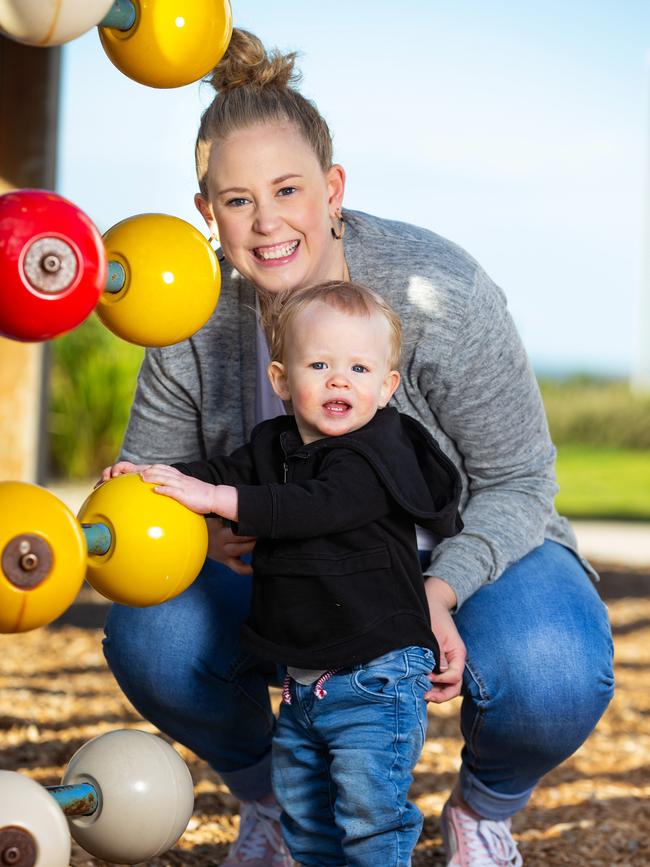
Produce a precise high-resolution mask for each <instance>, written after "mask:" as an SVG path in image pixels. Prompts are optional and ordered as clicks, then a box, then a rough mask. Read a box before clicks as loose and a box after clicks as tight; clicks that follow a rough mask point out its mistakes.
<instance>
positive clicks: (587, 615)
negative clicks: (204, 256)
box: [105, 30, 613, 867]
mask: <svg viewBox="0 0 650 867" xmlns="http://www.w3.org/2000/svg"><path fill="white" fill-rule="evenodd" d="M293 61H294V57H293V55H287V56H285V57H283V56H281V55H277V54H273V55H270V56H267V55H266V53H265V51H264V48H263V46H262V45H261V43H259V41H258V40H257V39H256V38H255V37H253V36H252V35H250V34H247V33H245V32H243V31H237V30H236V31H235V33H234V34H233V39H232V42H231V45H230V47H229V50H228V52H227V54H226V56H225V58H224V59H223V61H222V62H221V63H220V64H219V66H218V67H217V68H216V69H215V71H214V74H213V77H212V83H213V85H214V86H215V89H216V90H217V96H216V97H215V100H214V101H213V103H212V104H211V106H210V107H209V108H208V109H207V110H206V112H205V114H204V116H203V118H202V122H201V127H200V130H199V136H198V141H197V150H196V156H197V172H198V178H199V188H200V193H199V194H198V195H197V196H196V204H197V207H198V208H199V210H200V212H201V213H202V215H203V217H204V218H205V220H206V223H207V225H208V227H209V229H210V231H211V233H212V234H213V235H214V236H215V237H218V238H219V240H220V244H221V252H220V253H219V256H220V260H221V264H222V279H223V288H222V295H221V300H220V302H219V306H218V309H217V310H216V312H215V314H214V316H213V317H212V319H211V320H210V321H209V322H208V324H207V325H206V326H204V328H202V329H201V330H200V331H199V332H198V333H197V334H196V335H194V337H192V338H191V339H190V340H188V341H185V342H183V343H181V344H178V345H176V346H172V347H168V348H164V349H155V350H151V351H149V352H148V353H147V356H146V359H145V362H144V364H143V367H142V370H141V372H140V376H139V381H138V390H137V394H136V398H135V402H134V406H133V409H132V413H131V418H130V422H129V427H128V430H127V433H126V438H125V442H124V447H123V450H122V457H123V458H125V459H127V460H132V461H134V462H135V463H144V462H154V461H155V462H164V463H169V462H170V461H187V460H191V459H194V458H196V457H199V456H202V457H206V456H208V455H210V454H212V453H215V452H217V453H223V452H230V451H232V450H233V449H234V448H236V447H237V446H239V445H240V444H241V443H243V442H244V441H245V440H246V439H247V438H248V436H249V434H250V431H251V429H252V427H253V426H254V424H255V423H256V421H259V420H261V419H263V418H269V417H272V416H274V415H278V414H280V413H282V412H284V411H285V408H284V406H283V405H282V404H281V403H279V402H278V401H277V400H274V396H273V394H272V392H271V389H270V386H269V385H268V383H267V380H266V376H265V373H264V372H265V369H266V365H267V361H268V349H267V346H266V340H265V335H264V332H263V330H262V329H261V327H260V326H258V325H257V322H258V321H259V317H258V318H256V316H255V314H254V312H253V311H254V310H255V308H257V310H258V311H260V310H261V311H263V310H264V307H265V303H266V301H267V299H268V298H269V296H271V295H273V294H274V293H277V292H278V291H280V290H285V289H295V288H299V287H302V286H309V285H313V284H314V283H317V282H320V281H323V280H328V279H334V280H337V279H338V280H341V279H350V278H351V279H354V280H356V281H359V282H362V283H365V284H367V285H368V286H370V287H372V288H374V289H375V290H377V291H378V292H380V293H381V294H383V295H384V296H385V297H386V299H387V300H388V302H389V303H390V304H391V305H392V306H393V307H394V308H395V309H396V310H397V312H398V313H399V314H400V316H401V319H402V323H403V328H404V334H405V341H404V346H405V349H404V364H403V369H402V385H401V386H400V388H399V390H398V391H397V392H396V394H395V397H394V398H393V403H394V405H395V406H396V407H397V409H399V410H400V411H402V412H406V413H408V414H410V415H412V416H414V417H415V418H417V419H418V420H419V421H421V422H422V423H423V424H425V425H426V426H427V427H428V429H429V430H430V431H431V432H432V433H433V435H434V436H435V438H436V439H437V440H438V443H439V444H440V445H441V447H442V448H443V450H444V451H445V452H446V454H447V455H448V456H449V457H450V458H451V459H452V460H453V461H454V463H455V464H456V466H457V467H458V469H459V471H460V473H461V476H462V478H463V499H462V504H461V506H462V512H463V521H464V524H465V530H464V531H463V533H461V534H460V535H459V536H457V537H455V538H452V539H446V540H443V541H440V542H439V543H437V540H436V539H435V538H430V537H429V538H426V536H425V535H424V534H422V536H421V538H419V540H418V541H419V547H420V549H421V559H422V564H423V569H424V572H425V574H426V575H428V576H430V578H429V579H428V581H427V593H428V598H429V602H430V608H431V613H432V627H433V631H434V633H435V635H436V637H437V639H438V642H439V644H440V647H441V651H442V654H443V655H444V658H445V659H446V668H445V669H444V670H443V671H441V673H439V674H436V675H433V674H432V675H431V677H430V679H431V682H432V687H431V690H430V692H429V693H427V698H429V699H430V700H431V701H436V702H443V701H447V700H448V699H450V698H453V697H454V696H456V695H458V694H459V693H460V692H461V691H462V694H463V704H462V711H461V728H462V734H463V737H464V740H465V746H464V749H463V753H462V767H461V771H460V774H459V779H458V782H457V784H456V786H455V787H454V790H453V792H452V793H451V795H450V799H449V801H448V802H447V804H446V805H445V808H444V810H443V815H442V831H443V836H444V838H445V844H446V848H447V857H448V864H449V865H450V867H461V865H462V867H464V865H471V867H481V865H518V864H521V863H522V862H521V856H520V855H519V853H518V851H517V848H516V845H515V844H514V841H513V840H512V837H511V834H510V817H511V816H512V815H513V814H514V813H516V812H517V811H518V810H520V809H522V808H523V807H524V805H525V804H526V802H527V800H528V798H529V797H530V794H531V792H532V790H533V789H534V787H535V786H536V784H537V782H538V781H539V779H540V777H541V776H542V775H543V774H545V773H547V772H548V771H549V770H551V769H552V768H554V767H555V766H556V765H557V764H559V763H560V762H561V761H563V760H564V759H565V758H566V757H567V756H569V755H571V754H572V753H573V752H574V751H575V750H576V749H577V748H578V747H579V746H580V744H581V743H582V742H583V741H584V740H585V738H586V737H587V736H588V735H589V733H590V732H591V731H592V729H593V727H594V726H595V724H596V723H597V721H598V719H599V718H600V716H601V714H602V713H603V711H604V710H605V708H606V707H607V704H608V702H609V700H610V698H611V695H612V689H613V677H612V669H611V662H612V660H611V656H612V645H611V636H610V631H609V625H608V622H607V616H606V613H605V609H604V606H603V605H602V603H601V602H600V600H599V599H598V596H597V594H596V592H595V590H594V588H593V585H592V583H591V580H590V577H589V575H588V572H589V571H590V569H589V566H588V565H587V564H585V563H584V562H583V561H581V560H580V559H579V558H578V556H577V554H576V545H575V537H574V535H573V533H572V531H571V528H570V527H569V525H568V523H567V522H566V521H565V520H564V519H563V518H561V517H559V516H558V515H557V513H556V512H555V511H554V508H553V497H554V495H555V492H556V490H557V488H556V484H555V474H554V458H555V451H554V448H553V446H552V444H551V442H550V439H549V436H548V429H547V425H546V420H545V417H544V411H543V407H542V404H541V400H540V396H539V391H538V389H537V385H536V383H535V379H534V377H533V374H532V372H531V369H530V367H529V364H528V361H527V358H526V355H525V352H524V350H523V348H522V346H521V343H520V340H519V337H518V335H517V333H516V331H515V328H514V326H513V323H512V321H511V319H510V316H509V314H508V312H507V309H506V305H505V300H504V298H503V295H502V293H501V292H500V290H499V289H498V288H497V287H496V286H495V285H494V284H493V283H492V282H491V281H490V279H489V278H488V277H487V276H486V275H485V273H484V272H483V271H482V270H481V268H480V267H479V266H478V264H477V263H476V262H475V261H474V260H473V259H471V258H470V257H469V256H468V255H467V254H466V253H465V252H464V251H462V250H461V249H459V248H458V247H456V246H455V245H453V244H451V243H450V242H448V241H446V240H444V239H442V238H440V237H438V236H436V235H434V234H433V233H431V232H428V231H426V230H423V229H419V228H417V227H414V226H409V225H405V224H402V223H396V222H390V221H386V220H381V219H377V218H375V217H371V216H369V215H367V214H363V213H355V212H349V211H345V210H343V209H342V205H343V194H344V189H345V173H344V171H343V169H342V167H341V166H339V165H337V164H334V163H333V160H332V145H331V138H330V135H329V131H328V129H327V125H326V124H325V121H324V120H323V118H322V117H321V116H320V115H319V113H318V111H317V110H316V108H315V107H314V106H313V105H312V104H311V103H309V102H308V101H307V100H305V99H304V97H302V96H301V95H300V94H299V93H298V92H297V91H296V90H295V89H294V88H293V87H292V86H291V79H292V70H293ZM210 523H212V522H210ZM253 545H254V539H248V538H246V539H242V538H241V537H240V538H237V537H234V536H233V535H232V533H231V531H230V530H229V529H228V528H226V527H220V526H219V527H214V526H213V528H212V531H211V548H210V556H211V558H213V559H211V560H208V561H207V563H206V566H205V568H204V570H203V572H202V574H201V576H200V577H199V578H198V579H197V581H196V582H195V583H194V585H193V586H192V587H191V588H190V589H189V590H188V591H186V592H185V593H184V594H183V595H182V596H180V597H179V598H177V599H176V600H173V601H171V602H169V603H166V604H165V605H161V606H158V607H154V608H150V609H143V610H137V609H127V608H123V607H121V606H117V605H116V606H114V607H113V608H112V610H111V613H110V615H109V618H108V621H107V627H106V636H107V637H106V641H105V651H106V656H107V659H108V662H109V664H110V666H111V668H112V670H113V672H114V674H115V676H116V678H117V680H118V682H119V683H120V685H121V687H122V688H123V690H124V691H125V693H126V694H127V696H128V697H129V698H130V699H131V701H132V702H133V704H134V705H135V706H136V707H137V708H138V710H139V711H140V712H141V713H142V714H143V715H144V716H145V717H146V718H147V719H149V720H151V721H152V722H153V723H154V724H155V725H157V726H158V727H159V728H160V729H161V730H162V731H164V732H166V733H167V734H169V735H170V736H171V737H173V738H175V739H177V740H178V741H180V742H182V743H184V744H186V745H187V746H188V747H190V748H191V749H192V750H194V752H196V753H197V754H198V755H199V756H201V757H203V758H204V759H206V760H207V761H208V762H210V763H211V765H212V766H213V767H214V768H215V769H216V770H217V771H218V772H219V774H220V775H221V777H222V779H223V780H224V782H225V783H226V784H227V785H228V786H229V787H230V788H231V790H232V791H233V793H234V794H235V795H236V796H237V797H238V798H240V799H241V801H242V821H241V825H240V834H239V839H238V841H237V843H236V844H235V845H234V846H233V849H232V851H231V853H230V856H229V858H228V860H227V861H226V862H225V864H226V865H228V867H235V865H244V867H260V865H269V864H273V865H275V867H286V865H289V864H290V860H289V856H288V854H287V852H286V850H285V849H284V847H283V844H282V841H281V838H280V835H279V832H278V824H277V819H278V812H277V806H276V805H275V803H274V799H273V796H272V793H271V786H270V773H269V767H270V742H271V732H272V729H273V724H274V718H273V715H272V712H271V709H270V705H269V698H268V683H269V680H270V679H271V678H272V677H273V675H274V672H272V671H269V670H264V668H263V667H261V666H260V665H259V663H257V662H256V661H255V660H254V659H252V658H250V657H248V656H246V655H245V654H243V653H242V652H241V650H240V648H239V645H238V635H239V626H240V624H241V622H242V621H243V619H244V618H245V616H246V612H247V607H248V604H249V594H250V578H249V577H248V576H249V575H250V567H248V566H247V565H246V563H245V562H243V561H242V559H241V558H242V557H245V555H246V554H248V553H250V551H251V550H252V547H253ZM215 561H216V562H215Z"/></svg>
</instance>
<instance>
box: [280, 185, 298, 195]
mask: <svg viewBox="0 0 650 867" xmlns="http://www.w3.org/2000/svg"><path fill="white" fill-rule="evenodd" d="M295 192H296V188H295V187H281V189H279V190H278V195H279V196H290V195H291V194H292V193H295Z"/></svg>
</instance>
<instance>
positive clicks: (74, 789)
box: [47, 783, 99, 816]
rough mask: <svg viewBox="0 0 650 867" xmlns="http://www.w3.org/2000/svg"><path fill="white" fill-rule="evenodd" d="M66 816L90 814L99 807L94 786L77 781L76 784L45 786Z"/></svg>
mask: <svg viewBox="0 0 650 867" xmlns="http://www.w3.org/2000/svg"><path fill="white" fill-rule="evenodd" d="M47 791H48V792H49V793H50V795H52V797H53V798H54V800H55V801H56V802H57V804H58V805H59V807H61V809H62V810H63V812H64V813H65V814H66V816H92V814H93V813H94V812H95V811H96V810H97V808H98V807H99V797H98V795H97V792H96V791H95V788H94V786H91V785H90V784H89V783H79V784H78V785H76V786H47Z"/></svg>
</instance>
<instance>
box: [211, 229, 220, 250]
mask: <svg viewBox="0 0 650 867" xmlns="http://www.w3.org/2000/svg"><path fill="white" fill-rule="evenodd" d="M208 244H209V245H210V246H211V247H212V249H213V250H214V251H215V253H216V252H217V251H216V250H215V248H214V246H213V244H216V245H217V247H219V246H220V245H221V242H220V240H219V237H218V236H217V235H215V234H214V232H211V233H210V237H209V238H208Z"/></svg>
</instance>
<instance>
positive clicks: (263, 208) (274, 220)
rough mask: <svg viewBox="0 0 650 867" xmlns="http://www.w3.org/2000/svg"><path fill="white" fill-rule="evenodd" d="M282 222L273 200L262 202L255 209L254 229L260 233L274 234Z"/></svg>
mask: <svg viewBox="0 0 650 867" xmlns="http://www.w3.org/2000/svg"><path fill="white" fill-rule="evenodd" d="M279 224H280V215H279V213H278V211H277V208H275V207H274V204H273V202H272V201H271V202H260V203H259V204H258V205H257V208H256V210H255V219H254V222H253V230H254V231H255V232H259V234H260V235H270V234H272V233H273V232H274V231H275V230H276V229H277V227H278V226H279Z"/></svg>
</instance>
